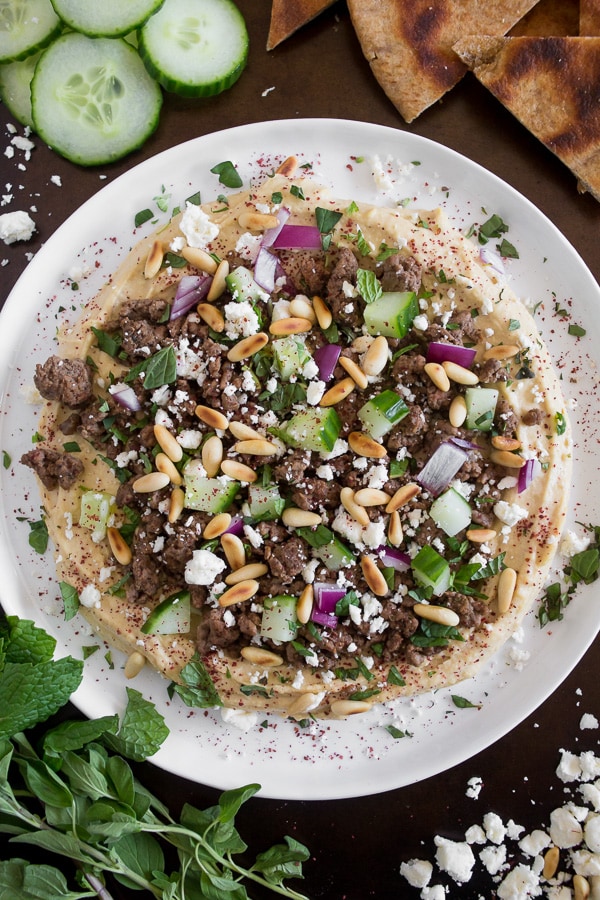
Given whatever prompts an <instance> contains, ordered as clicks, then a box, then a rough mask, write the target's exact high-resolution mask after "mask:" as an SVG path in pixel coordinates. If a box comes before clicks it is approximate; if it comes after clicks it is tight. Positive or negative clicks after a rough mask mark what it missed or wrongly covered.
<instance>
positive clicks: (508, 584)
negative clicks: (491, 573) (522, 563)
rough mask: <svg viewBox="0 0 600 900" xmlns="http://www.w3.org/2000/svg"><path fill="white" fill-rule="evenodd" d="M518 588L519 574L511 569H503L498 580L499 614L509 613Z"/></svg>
mask: <svg viewBox="0 0 600 900" xmlns="http://www.w3.org/2000/svg"><path fill="white" fill-rule="evenodd" d="M516 586H517V573H516V572H515V570H514V569H511V568H510V567H507V568H506V569H502V571H501V572H500V577H499V578H498V612H500V613H505V612H508V610H509V609H510V605H511V603H512V601H513V597H514V595H515V588H516Z"/></svg>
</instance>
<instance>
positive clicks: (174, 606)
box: [140, 591, 192, 634]
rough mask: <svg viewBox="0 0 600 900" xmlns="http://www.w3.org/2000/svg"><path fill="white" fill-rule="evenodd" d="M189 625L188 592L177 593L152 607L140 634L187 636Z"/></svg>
mask: <svg viewBox="0 0 600 900" xmlns="http://www.w3.org/2000/svg"><path fill="white" fill-rule="evenodd" d="M191 624H192V617H191V612H190V592H189V591H178V592H177V593H176V594H171V596H170V597H165V599H164V600H161V602H160V603H159V604H158V606H155V607H154V609H153V610H152V612H151V613H150V615H149V616H148V618H147V619H146V621H145V622H144V624H143V625H142V627H141V628H140V631H141V632H142V634H187V633H188V632H189V630H190V628H191Z"/></svg>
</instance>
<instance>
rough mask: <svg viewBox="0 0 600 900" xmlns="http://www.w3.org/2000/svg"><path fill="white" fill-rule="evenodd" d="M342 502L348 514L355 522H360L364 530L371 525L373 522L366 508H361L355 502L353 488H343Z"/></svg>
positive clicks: (341, 492)
mask: <svg viewBox="0 0 600 900" xmlns="http://www.w3.org/2000/svg"><path fill="white" fill-rule="evenodd" d="M340 501H341V504H342V506H343V507H344V509H345V510H346V512H347V513H348V514H349V515H351V516H352V518H353V519H354V521H355V522H358V524H359V525H362V526H363V528H366V527H367V525H369V524H370V522H371V520H370V519H369V514H368V512H367V511H366V509H365V508H364V506H360V505H359V504H358V503H357V502H356V501H355V499H354V491H353V490H352V488H349V487H343V488H342V490H341V491H340Z"/></svg>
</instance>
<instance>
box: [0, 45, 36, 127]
mask: <svg viewBox="0 0 600 900" xmlns="http://www.w3.org/2000/svg"><path fill="white" fill-rule="evenodd" d="M41 52H42V51H41V50H40V51H39V52H38V53H33V54H32V55H31V56H27V57H26V58H25V59H17V60H15V61H14V62H8V63H2V65H0V100H2V102H3V103H4V104H5V105H6V106H7V108H8V109H9V110H10V111H11V113H12V114H13V116H14V117H15V119H17V121H19V122H20V123H21V125H28V126H29V128H33V116H32V114H31V79H32V78H33V73H34V72H35V67H36V65H37V61H38V59H39V58H40V55H41Z"/></svg>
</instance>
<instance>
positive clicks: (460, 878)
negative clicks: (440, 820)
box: [434, 835, 475, 884]
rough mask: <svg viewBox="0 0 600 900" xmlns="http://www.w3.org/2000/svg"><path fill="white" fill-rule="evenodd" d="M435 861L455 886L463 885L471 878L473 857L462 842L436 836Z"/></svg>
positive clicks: (466, 845) (469, 849)
mask: <svg viewBox="0 0 600 900" xmlns="http://www.w3.org/2000/svg"><path fill="white" fill-rule="evenodd" d="M434 842H435V845H436V847H437V850H436V853H435V859H436V862H437V864H438V866H439V867H440V869H441V870H442V871H443V872H447V873H448V875H450V877H451V878H453V879H454V881H456V882H457V884H464V883H465V882H466V881H468V880H469V879H470V877H471V874H472V872H473V866H474V865H475V856H474V855H473V851H472V850H471V848H470V847H469V845H468V844H467V843H465V842H462V841H451V840H448V838H444V837H440V835H436V836H435V838H434Z"/></svg>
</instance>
